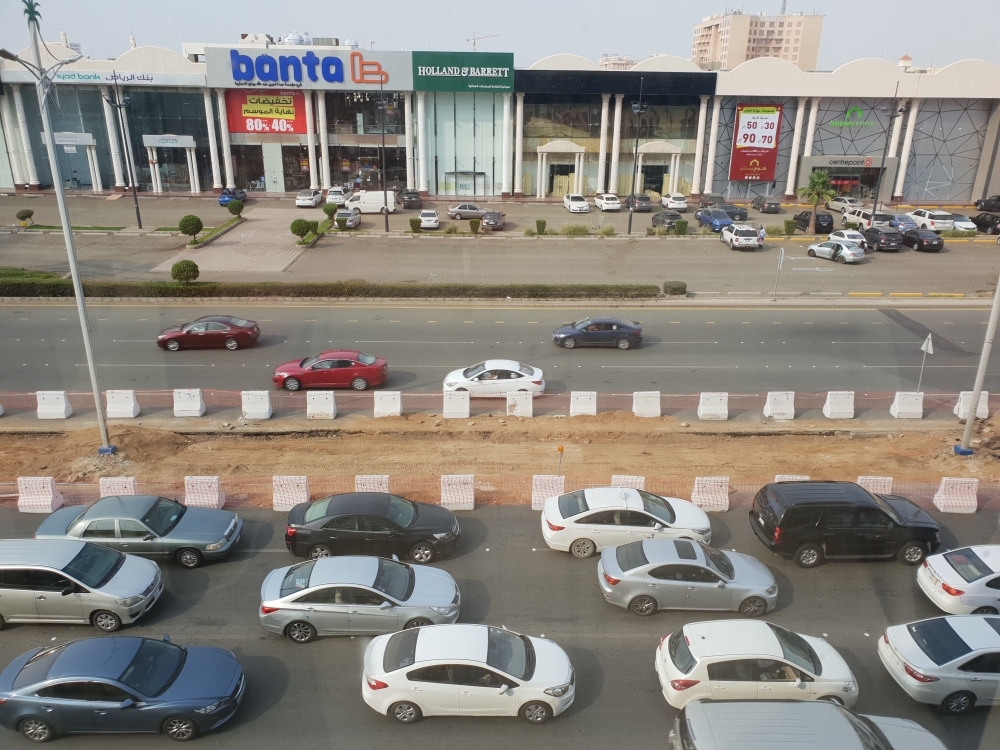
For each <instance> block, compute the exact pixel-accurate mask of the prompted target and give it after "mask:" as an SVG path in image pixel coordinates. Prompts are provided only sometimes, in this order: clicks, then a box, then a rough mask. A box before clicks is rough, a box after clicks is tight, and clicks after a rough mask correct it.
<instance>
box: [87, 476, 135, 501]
mask: <svg viewBox="0 0 1000 750" xmlns="http://www.w3.org/2000/svg"><path fill="white" fill-rule="evenodd" d="M97 489H98V491H99V492H100V493H101V497H118V496H120V495H138V494H139V490H138V488H137V487H136V484H135V477H101V478H100V479H99V480H97Z"/></svg>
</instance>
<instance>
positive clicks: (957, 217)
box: [951, 214, 970, 221]
mask: <svg viewBox="0 0 1000 750" xmlns="http://www.w3.org/2000/svg"><path fill="white" fill-rule="evenodd" d="M951 219H952V221H970V219H969V217H968V216H965V215H963V214H952V215H951Z"/></svg>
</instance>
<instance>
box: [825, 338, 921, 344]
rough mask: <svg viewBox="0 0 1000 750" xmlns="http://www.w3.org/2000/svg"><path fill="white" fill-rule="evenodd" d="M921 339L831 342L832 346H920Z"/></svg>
mask: <svg viewBox="0 0 1000 750" xmlns="http://www.w3.org/2000/svg"><path fill="white" fill-rule="evenodd" d="M920 341H921V339H913V340H912V341H831V342H830V343H831V344H919V343H920Z"/></svg>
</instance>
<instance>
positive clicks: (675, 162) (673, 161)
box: [667, 154, 680, 193]
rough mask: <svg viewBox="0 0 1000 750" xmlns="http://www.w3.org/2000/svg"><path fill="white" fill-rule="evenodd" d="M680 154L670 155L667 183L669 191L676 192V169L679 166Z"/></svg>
mask: <svg viewBox="0 0 1000 750" xmlns="http://www.w3.org/2000/svg"><path fill="white" fill-rule="evenodd" d="M679 156H680V154H671V155H670V181H669V182H668V183H667V191H668V192H670V193H676V192H677V170H678V167H679V163H680V159H679V158H678V157H679Z"/></svg>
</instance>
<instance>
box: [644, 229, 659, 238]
mask: <svg viewBox="0 0 1000 750" xmlns="http://www.w3.org/2000/svg"><path fill="white" fill-rule="evenodd" d="M657 229H658V227H646V236H647V237H655V236H656V230H657Z"/></svg>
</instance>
